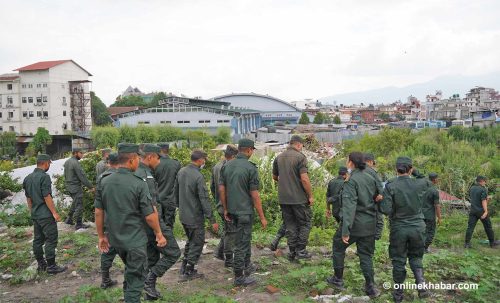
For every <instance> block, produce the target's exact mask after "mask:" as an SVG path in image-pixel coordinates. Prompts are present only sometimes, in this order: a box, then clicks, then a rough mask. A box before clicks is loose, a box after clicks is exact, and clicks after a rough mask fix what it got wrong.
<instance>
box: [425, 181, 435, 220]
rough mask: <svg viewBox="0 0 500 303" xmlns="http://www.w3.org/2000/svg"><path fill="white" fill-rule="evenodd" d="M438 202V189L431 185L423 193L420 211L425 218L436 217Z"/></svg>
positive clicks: (433, 218)
mask: <svg viewBox="0 0 500 303" xmlns="http://www.w3.org/2000/svg"><path fill="white" fill-rule="evenodd" d="M438 204H439V190H438V189H437V187H436V186H435V185H433V186H431V187H430V188H429V189H427V191H426V192H425V195H424V200H423V205H422V213H423V214H424V218H425V219H426V220H435V219H436V205H438Z"/></svg>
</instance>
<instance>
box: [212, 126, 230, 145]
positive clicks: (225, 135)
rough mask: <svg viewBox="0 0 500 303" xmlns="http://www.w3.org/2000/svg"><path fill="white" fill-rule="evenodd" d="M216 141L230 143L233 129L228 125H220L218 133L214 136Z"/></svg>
mask: <svg viewBox="0 0 500 303" xmlns="http://www.w3.org/2000/svg"><path fill="white" fill-rule="evenodd" d="M214 140H215V143H217V144H228V143H231V141H232V140H231V129H230V128H228V127H219V128H218V129H217V134H216V135H215V137H214Z"/></svg>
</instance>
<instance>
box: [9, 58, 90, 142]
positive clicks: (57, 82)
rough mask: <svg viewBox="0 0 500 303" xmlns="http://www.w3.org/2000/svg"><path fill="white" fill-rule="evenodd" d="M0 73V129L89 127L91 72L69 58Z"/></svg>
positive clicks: (29, 131) (25, 132)
mask: <svg viewBox="0 0 500 303" xmlns="http://www.w3.org/2000/svg"><path fill="white" fill-rule="evenodd" d="M15 71H17V72H18V73H17V74H5V75H1V76H0V131H12V132H15V133H16V134H17V135H18V136H32V135H34V134H35V133H36V131H37V128H38V127H44V128H46V129H47V130H48V131H49V133H50V134H51V135H67V134H85V133H88V132H89V131H90V129H91V127H92V117H91V105H90V81H89V80H88V78H89V76H92V75H91V74H90V73H89V72H88V71H86V70H85V69H83V68H82V67H81V66H80V65H78V64H77V63H75V62H74V61H73V60H59V61H43V62H38V63H35V64H31V65H28V66H24V67H21V68H18V69H16V70H15Z"/></svg>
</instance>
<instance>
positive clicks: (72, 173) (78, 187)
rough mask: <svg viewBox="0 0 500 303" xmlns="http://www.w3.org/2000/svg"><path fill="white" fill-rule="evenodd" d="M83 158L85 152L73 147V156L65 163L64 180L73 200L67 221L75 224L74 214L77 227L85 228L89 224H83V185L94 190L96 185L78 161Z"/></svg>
mask: <svg viewBox="0 0 500 303" xmlns="http://www.w3.org/2000/svg"><path fill="white" fill-rule="evenodd" d="M81 158H83V152H82V150H81V149H79V148H75V149H73V156H72V157H71V158H69V159H68V160H66V162H65V163H64V182H65V185H66V190H67V191H68V192H69V194H70V195H71V199H72V200H73V202H72V203H71V208H70V210H69V213H68V217H67V218H66V221H65V223H66V224H69V225H73V224H74V223H73V216H74V219H75V221H76V225H75V229H76V230H78V229H81V228H83V229H85V228H88V227H89V226H88V225H86V224H83V222H82V217H83V188H82V185H84V186H85V187H87V188H88V189H90V190H94V186H93V185H92V183H90V181H89V180H88V179H87V177H86V176H85V174H84V172H83V169H82V166H81V165H80V163H79V162H78V161H80V159H81Z"/></svg>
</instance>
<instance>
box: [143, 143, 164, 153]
mask: <svg viewBox="0 0 500 303" xmlns="http://www.w3.org/2000/svg"><path fill="white" fill-rule="evenodd" d="M142 152H143V153H145V154H147V153H155V154H159V153H160V152H161V149H160V147H159V146H158V145H156V144H144V147H143V148H142Z"/></svg>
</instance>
